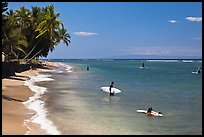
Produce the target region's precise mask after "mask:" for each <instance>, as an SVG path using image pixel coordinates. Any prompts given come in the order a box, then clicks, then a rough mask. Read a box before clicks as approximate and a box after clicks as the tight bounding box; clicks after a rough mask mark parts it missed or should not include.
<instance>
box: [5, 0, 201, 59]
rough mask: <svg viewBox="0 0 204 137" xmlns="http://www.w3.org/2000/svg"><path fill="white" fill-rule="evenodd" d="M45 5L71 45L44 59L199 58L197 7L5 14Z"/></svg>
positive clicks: (111, 5)
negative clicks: (35, 10) (36, 9)
mask: <svg viewBox="0 0 204 137" xmlns="http://www.w3.org/2000/svg"><path fill="white" fill-rule="evenodd" d="M50 4H53V5H54V7H55V12H59V13H60V18H59V19H60V20H63V23H64V26H65V28H67V29H68V32H69V34H70V36H71V43H70V45H69V46H68V47H67V46H66V45H64V44H63V43H61V44H59V45H58V46H56V48H55V50H54V51H53V52H52V53H49V55H48V57H47V58H67V59H70V58H112V57H122V56H128V55H130V56H134V55H145V56H146V55H148V56H154V55H157V56H162V57H167V56H173V57H183V56H187V57H190V58H191V57H193V56H197V57H200V58H201V57H202V2H9V3H8V8H9V9H13V10H16V9H19V8H20V7H21V6H25V7H26V8H27V9H31V6H40V7H45V6H47V5H50Z"/></svg>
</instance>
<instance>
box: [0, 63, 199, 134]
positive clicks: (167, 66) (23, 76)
mask: <svg viewBox="0 0 204 137" xmlns="http://www.w3.org/2000/svg"><path fill="white" fill-rule="evenodd" d="M49 61H50V63H48V62H46V64H45V65H46V66H48V65H49V66H53V65H54V67H48V69H40V68H37V69H35V70H28V71H24V72H22V73H16V76H13V77H10V78H4V79H2V84H3V86H2V90H3V92H2V107H3V108H2V120H3V123H2V126H3V127H2V130H3V132H2V134H4V135H8V134H22V135H200V134H202V121H201V119H202V111H201V110H202V109H201V108H202V96H201V95H202V90H201V89H202V75H199V74H197V75H195V74H192V73H191V71H193V70H195V69H196V68H197V67H198V66H201V65H202V61H201V60H192V61H190V62H188V63H185V62H186V61H183V60H145V61H144V60H108V61H107V60H60V59H58V60H49ZM142 62H144V63H145V69H144V68H143V69H141V68H140V66H141V64H142ZM87 66H88V67H89V68H90V69H89V70H87V69H86V68H87ZM121 72H122V73H121ZM161 72H162V73H161ZM110 76H111V77H110ZM150 78H151V79H150ZM111 81H114V82H115V84H114V87H116V88H118V89H120V90H121V91H122V92H121V93H119V94H116V95H115V96H111V97H110V96H109V94H107V93H105V92H102V91H101V90H100V87H102V86H109V84H110V82H111ZM189 83H191V84H189ZM17 89H18V90H17ZM150 106H151V107H153V110H155V111H157V112H158V111H160V112H162V114H163V117H147V116H146V115H144V114H141V113H137V110H138V109H144V110H146V109H147V108H148V107H150ZM186 108H188V109H186ZM198 110H199V111H198ZM184 113H185V115H183V114H184ZM192 119H193V121H192Z"/></svg>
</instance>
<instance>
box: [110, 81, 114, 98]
mask: <svg viewBox="0 0 204 137" xmlns="http://www.w3.org/2000/svg"><path fill="white" fill-rule="evenodd" d="M113 84H114V82H111V85H110V88H109V91H110V96H114V93H113V92H111V88H113Z"/></svg>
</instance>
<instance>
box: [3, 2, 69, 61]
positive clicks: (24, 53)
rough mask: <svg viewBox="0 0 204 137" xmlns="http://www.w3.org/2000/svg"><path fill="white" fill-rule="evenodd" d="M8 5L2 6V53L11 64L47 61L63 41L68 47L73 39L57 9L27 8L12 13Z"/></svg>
mask: <svg viewBox="0 0 204 137" xmlns="http://www.w3.org/2000/svg"><path fill="white" fill-rule="evenodd" d="M7 6H8V3H7V2H2V52H4V53H5V55H6V56H7V57H8V58H9V60H14V59H23V60H26V61H27V62H30V61H31V60H32V59H38V58H39V57H47V55H48V53H49V52H52V51H54V49H55V46H57V45H58V44H59V43H60V42H61V41H63V43H65V44H66V45H67V46H68V45H69V43H70V35H69V33H68V32H67V29H65V27H64V25H63V22H62V21H61V20H59V19H58V18H59V17H60V14H59V13H55V12H54V6H53V5H49V6H46V7H45V8H40V7H37V6H35V7H32V8H31V11H30V10H28V9H26V8H25V7H20V9H19V10H16V11H13V10H9V11H8V8H7Z"/></svg>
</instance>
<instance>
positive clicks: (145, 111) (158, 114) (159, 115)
mask: <svg viewBox="0 0 204 137" xmlns="http://www.w3.org/2000/svg"><path fill="white" fill-rule="evenodd" d="M137 112H138V113H145V114H147V110H142V109H138V110H137ZM151 115H153V116H158V117H162V116H163V115H162V114H161V113H159V112H156V111H151Z"/></svg>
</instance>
